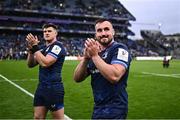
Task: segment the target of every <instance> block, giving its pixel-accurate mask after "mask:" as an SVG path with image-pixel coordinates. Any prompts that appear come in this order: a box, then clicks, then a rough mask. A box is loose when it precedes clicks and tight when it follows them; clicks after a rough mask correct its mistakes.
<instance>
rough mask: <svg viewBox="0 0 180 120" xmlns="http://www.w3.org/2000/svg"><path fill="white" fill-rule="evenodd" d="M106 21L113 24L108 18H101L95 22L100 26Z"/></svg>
mask: <svg viewBox="0 0 180 120" xmlns="http://www.w3.org/2000/svg"><path fill="white" fill-rule="evenodd" d="M104 21H108V22H110V23H112V22H111V21H110V20H108V19H106V18H100V19H97V20H96V21H95V25H96V24H98V23H102V22H104Z"/></svg>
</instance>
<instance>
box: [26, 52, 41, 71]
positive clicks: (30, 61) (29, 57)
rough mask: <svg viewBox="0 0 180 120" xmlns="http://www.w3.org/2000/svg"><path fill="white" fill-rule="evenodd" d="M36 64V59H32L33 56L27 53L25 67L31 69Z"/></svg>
mask: <svg viewBox="0 0 180 120" xmlns="http://www.w3.org/2000/svg"><path fill="white" fill-rule="evenodd" d="M37 64H38V63H37V61H36V59H35V58H34V54H31V53H30V52H29V53H28V57H27V65H28V67H29V68H32V67H34V66H36V65H37Z"/></svg>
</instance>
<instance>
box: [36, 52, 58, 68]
mask: <svg viewBox="0 0 180 120" xmlns="http://www.w3.org/2000/svg"><path fill="white" fill-rule="evenodd" d="M34 55H35V57H36V60H37V62H38V63H39V65H41V66H42V67H49V66H51V65H52V64H54V63H55V62H56V58H54V57H53V56H51V55H48V54H47V55H46V56H44V55H43V54H42V53H41V52H40V51H37V52H35V53H34Z"/></svg>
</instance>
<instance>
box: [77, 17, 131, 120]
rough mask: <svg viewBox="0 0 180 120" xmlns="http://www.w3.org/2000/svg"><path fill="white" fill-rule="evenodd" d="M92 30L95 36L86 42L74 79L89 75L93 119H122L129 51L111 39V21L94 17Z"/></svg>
mask: <svg viewBox="0 0 180 120" xmlns="http://www.w3.org/2000/svg"><path fill="white" fill-rule="evenodd" d="M95 32H96V34H95V39H94V38H88V39H87V40H86V41H85V49H84V57H83V59H82V60H81V61H80V63H79V64H78V66H77V67H76V69H75V71H74V80H75V81H76V82H81V81H83V80H85V79H86V78H87V77H88V76H89V75H91V86H92V90H93V95H94V102H95V103H94V110H93V114H92V119H125V118H126V117H127V113H128V94H127V91H126V87H127V80H128V74H129V68H130V62H131V56H130V53H129V50H128V48H127V47H126V45H124V44H122V43H118V42H116V41H115V40H114V34H115V31H114V29H113V26H112V23H111V22H110V21H108V20H106V19H99V20H97V21H96V23H95Z"/></svg>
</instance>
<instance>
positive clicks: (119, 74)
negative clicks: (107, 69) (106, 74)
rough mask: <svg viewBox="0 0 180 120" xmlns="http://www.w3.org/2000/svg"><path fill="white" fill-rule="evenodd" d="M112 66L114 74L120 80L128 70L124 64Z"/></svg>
mask: <svg viewBox="0 0 180 120" xmlns="http://www.w3.org/2000/svg"><path fill="white" fill-rule="evenodd" d="M112 66H113V67H114V74H115V75H116V76H117V77H119V78H121V77H122V76H123V75H124V73H125V72H126V68H125V66H123V65H122V64H112Z"/></svg>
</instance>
